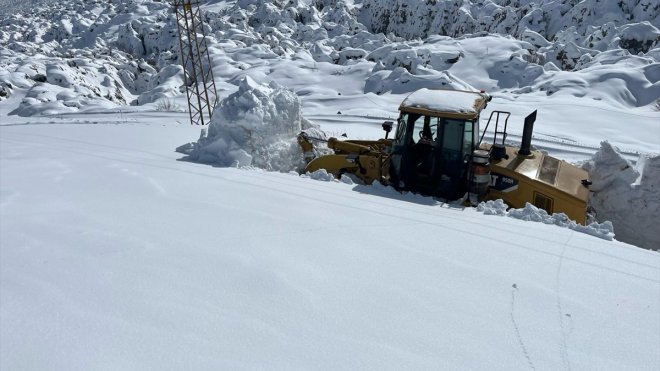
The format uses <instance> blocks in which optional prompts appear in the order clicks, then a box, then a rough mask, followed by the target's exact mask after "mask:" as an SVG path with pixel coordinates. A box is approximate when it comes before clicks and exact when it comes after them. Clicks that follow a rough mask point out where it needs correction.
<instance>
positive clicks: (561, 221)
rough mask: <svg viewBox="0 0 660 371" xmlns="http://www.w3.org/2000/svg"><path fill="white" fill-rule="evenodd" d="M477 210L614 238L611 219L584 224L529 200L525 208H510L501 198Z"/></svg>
mask: <svg viewBox="0 0 660 371" xmlns="http://www.w3.org/2000/svg"><path fill="white" fill-rule="evenodd" d="M507 209H508V210H507ZM477 211H480V212H483V213H484V214H485V215H498V216H508V217H510V218H515V219H520V220H524V221H528V222H538V223H544V224H551V225H556V226H558V227H563V228H569V229H572V230H574V231H576V232H581V233H586V234H589V235H592V236H596V237H600V238H602V239H605V240H608V241H611V240H613V239H614V227H613V226H612V223H611V222H609V221H605V222H603V223H598V222H591V223H589V225H586V226H584V225H581V224H578V223H576V222H575V221H573V220H571V219H569V218H568V216H566V214H564V213H554V214H552V215H550V214H548V212H547V211H545V210H543V209H539V208H538V207H536V206H534V205H532V204H530V203H529V202H527V203H526V204H525V207H523V208H520V209H509V206H508V205H507V204H506V203H504V201H502V200H501V199H499V200H494V201H485V202H481V203H480V204H479V205H477Z"/></svg>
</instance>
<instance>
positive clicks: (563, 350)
mask: <svg viewBox="0 0 660 371" xmlns="http://www.w3.org/2000/svg"><path fill="white" fill-rule="evenodd" d="M574 233H575V231H573V230H571V233H570V234H569V236H568V239H566V242H564V246H563V247H562V250H561V254H560V255H559V264H557V272H556V275H555V295H556V297H557V315H558V318H559V329H560V332H561V341H560V342H559V354H560V355H561V361H562V365H563V368H564V370H568V371H570V370H571V360H570V358H569V357H568V335H570V334H567V333H566V326H565V324H564V317H565V316H569V317H570V314H564V309H563V308H562V304H561V294H560V287H561V286H560V277H561V268H562V264H563V262H564V256H565V254H566V247H567V246H568V243H569V242H570V241H571V239H572V238H573V234H574Z"/></svg>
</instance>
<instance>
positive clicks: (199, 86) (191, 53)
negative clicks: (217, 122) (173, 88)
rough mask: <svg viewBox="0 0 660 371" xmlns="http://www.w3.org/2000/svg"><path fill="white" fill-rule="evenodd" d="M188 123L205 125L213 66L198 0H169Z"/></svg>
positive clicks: (211, 104) (212, 101)
mask: <svg viewBox="0 0 660 371" xmlns="http://www.w3.org/2000/svg"><path fill="white" fill-rule="evenodd" d="M172 5H173V6H174V13H175V14H176V23H177V28H178V30H179V46H180V49H181V55H180V57H181V65H182V66H183V73H184V84H185V85H186V95H187V97H188V112H189V113H190V124H191V125H206V124H208V123H210V121H211V114H212V113H213V109H214V108H215V104H216V102H217V93H216V90H215V81H213V68H212V67H213V66H212V63H211V56H210V55H209V49H208V46H207V44H206V35H205V33H204V22H203V18H202V13H201V10H200V9H199V0H172Z"/></svg>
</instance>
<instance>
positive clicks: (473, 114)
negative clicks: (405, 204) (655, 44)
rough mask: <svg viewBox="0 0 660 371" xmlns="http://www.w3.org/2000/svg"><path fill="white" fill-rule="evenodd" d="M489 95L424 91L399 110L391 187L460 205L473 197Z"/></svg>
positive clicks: (418, 92) (450, 91)
mask: <svg viewBox="0 0 660 371" xmlns="http://www.w3.org/2000/svg"><path fill="white" fill-rule="evenodd" d="M489 100H490V97H489V96H488V95H486V94H484V93H479V92H468V91H454V90H429V89H421V90H418V91H416V92H414V93H412V94H410V95H409V96H408V97H407V98H406V99H405V100H404V101H403V103H401V106H400V107H399V111H400V116H399V119H398V125H397V130H396V134H395V136H394V138H393V141H392V150H391V156H390V169H389V175H390V183H391V184H392V185H393V186H394V187H395V188H397V189H401V190H411V191H415V192H419V193H423V194H427V195H434V196H441V197H443V198H447V199H457V198H460V197H461V196H463V195H464V194H465V192H466V191H467V184H468V182H467V176H468V174H467V173H468V169H469V162H470V158H471V155H472V153H473V151H474V150H475V149H476V146H477V144H478V142H479V114H480V113H481V110H483V109H484V108H485V107H486V104H487V102H488V101H489Z"/></svg>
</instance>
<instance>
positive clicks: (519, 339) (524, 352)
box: [510, 283, 536, 371]
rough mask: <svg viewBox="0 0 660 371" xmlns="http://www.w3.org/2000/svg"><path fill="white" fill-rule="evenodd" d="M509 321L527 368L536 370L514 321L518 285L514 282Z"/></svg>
mask: <svg viewBox="0 0 660 371" xmlns="http://www.w3.org/2000/svg"><path fill="white" fill-rule="evenodd" d="M511 288H512V290H511V312H510V313H511V323H512V324H513V330H514V331H515V332H516V339H517V340H518V345H519V346H520V350H522V353H523V355H524V356H525V359H526V360H527V364H528V365H529V368H530V369H532V370H534V371H536V367H534V362H532V358H531V357H530V356H529V351H528V350H527V346H525V342H524V341H523V338H522V335H521V334H520V328H519V327H518V322H516V314H515V310H516V291H518V285H516V284H515V283H514V284H513V285H512V286H511Z"/></svg>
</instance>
